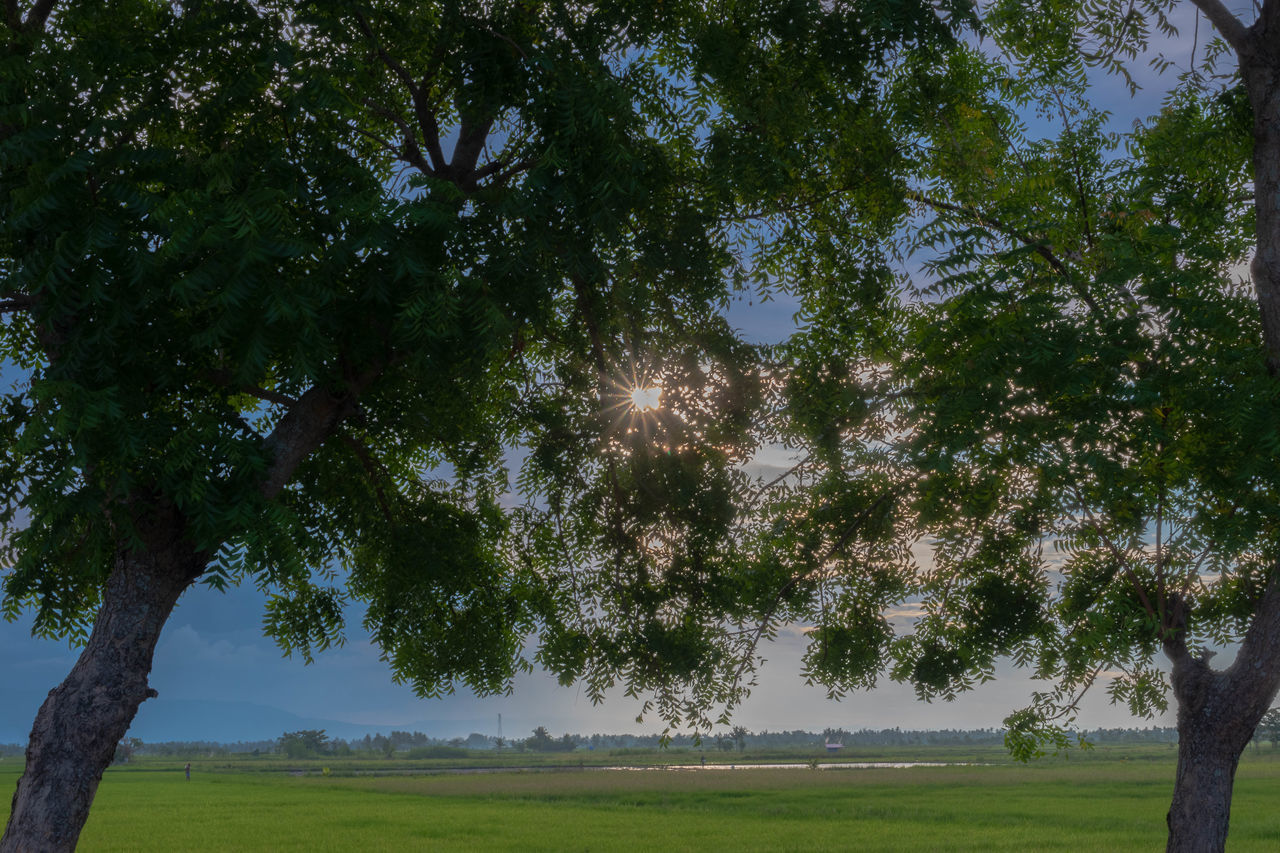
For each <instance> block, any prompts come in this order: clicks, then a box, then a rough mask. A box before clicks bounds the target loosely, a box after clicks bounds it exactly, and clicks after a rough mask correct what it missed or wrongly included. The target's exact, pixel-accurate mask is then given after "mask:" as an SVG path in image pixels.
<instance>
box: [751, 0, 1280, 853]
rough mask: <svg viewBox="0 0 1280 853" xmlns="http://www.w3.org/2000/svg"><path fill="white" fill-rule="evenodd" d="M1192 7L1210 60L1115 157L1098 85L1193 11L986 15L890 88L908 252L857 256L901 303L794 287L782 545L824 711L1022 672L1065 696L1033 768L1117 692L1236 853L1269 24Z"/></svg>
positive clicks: (1274, 638)
mask: <svg viewBox="0 0 1280 853" xmlns="http://www.w3.org/2000/svg"><path fill="white" fill-rule="evenodd" d="M1195 5H1196V6H1197V7H1198V8H1199V10H1200V11H1201V12H1202V13H1203V15H1204V16H1205V17H1207V19H1208V20H1209V21H1210V22H1212V24H1213V26H1214V27H1215V28H1216V29H1217V32H1218V33H1219V34H1220V36H1221V40H1220V41H1216V42H1215V41H1213V40H1212V39H1211V38H1209V37H1208V30H1209V28H1208V27H1203V32H1201V33H1200V37H1199V40H1198V41H1197V42H1196V43H1195V44H1194V45H1192V44H1189V43H1187V42H1184V43H1183V44H1182V48H1181V49H1182V50H1185V51H1186V52H1185V54H1180V55H1179V56H1178V57H1176V58H1177V59H1178V61H1179V62H1180V67H1171V66H1170V65H1168V62H1167V61H1166V60H1164V58H1163V57H1157V59H1156V63H1155V64H1156V69H1157V71H1160V70H1162V69H1163V70H1164V71H1165V72H1166V75H1165V77H1164V78H1163V79H1164V80H1165V81H1167V83H1168V85H1169V87H1170V89H1171V91H1170V93H1169V95H1168V96H1167V97H1166V98H1165V100H1164V103H1163V106H1162V108H1161V110H1160V112H1159V113H1158V114H1157V115H1155V116H1150V117H1148V116H1139V117H1137V118H1138V120H1136V121H1132V118H1133V117H1124V119H1123V121H1120V122H1117V124H1118V125H1120V126H1122V127H1123V128H1124V130H1123V132H1116V131H1114V130H1110V129H1109V128H1108V125H1107V122H1108V120H1109V118H1111V117H1110V116H1108V115H1107V114H1106V113H1105V112H1103V110H1102V108H1101V107H1100V106H1098V105H1097V104H1096V103H1094V102H1093V101H1092V100H1091V99H1094V98H1096V97H1097V96H1098V91H1099V89H1098V88H1096V86H1097V84H1098V81H1099V80H1102V81H1103V82H1102V85H1103V86H1108V85H1109V86H1119V85H1122V84H1123V83H1124V82H1125V75H1127V74H1129V73H1130V72H1131V70H1132V63H1133V62H1134V61H1135V59H1136V58H1137V57H1138V56H1139V55H1140V54H1141V53H1142V51H1143V50H1144V49H1147V48H1158V46H1159V41H1160V40H1159V39H1156V38H1154V37H1153V33H1154V34H1163V35H1167V34H1169V33H1170V32H1171V30H1172V27H1171V24H1170V21H1169V19H1168V17H1167V16H1168V15H1169V14H1171V13H1172V12H1173V11H1175V10H1177V8H1178V7H1180V6H1182V7H1185V11H1188V12H1191V13H1192V16H1194V14H1195V13H1196V10H1195V9H1193V8H1192V7H1191V6H1190V5H1188V4H1175V3H1172V2H1158V0H1154V1H1153V2H1144V3H1137V4H1130V3H1118V4H1111V3H1093V2H1084V3H1073V2H1066V3H1059V2H1053V3H1043V4H1038V3H1032V4H1026V3H1021V2H1019V3H1003V2H996V3H992V4H990V5H989V6H986V7H984V9H983V10H982V11H983V20H982V23H981V24H980V31H981V33H982V34H983V36H984V38H983V39H982V40H977V39H975V40H974V41H973V42H972V43H971V44H969V45H967V46H959V47H958V48H957V49H956V50H955V51H953V52H952V53H950V54H949V56H948V58H947V60H946V61H945V62H943V63H935V62H928V63H926V62H910V61H908V62H905V63H903V64H902V65H901V66H900V67H899V69H898V70H899V72H900V74H899V76H898V78H897V80H899V81H901V82H903V83H904V84H905V87H904V88H903V89H902V90H901V91H899V90H897V89H896V88H895V86H894V85H890V86H889V87H888V88H887V89H886V95H885V96H886V98H887V99H889V100H890V101H891V102H892V103H894V104H895V110H894V111H893V115H894V117H895V121H896V122H897V126H898V128H899V133H898V136H897V138H898V139H899V144H900V148H901V150H902V152H903V157H904V160H905V161H906V164H905V166H904V168H903V171H902V172H901V175H902V180H903V182H904V184H905V190H904V191H905V193H906V195H907V197H908V198H910V199H911V200H912V201H913V208H914V210H913V212H912V214H911V216H910V217H909V218H907V219H904V220H903V229H902V232H901V233H900V237H899V240H897V241H895V243H894V245H895V246H896V247H897V248H898V249H899V250H900V251H902V254H900V255H898V256H896V257H895V256H894V255H893V254H891V253H890V252H887V251H886V249H885V245H884V244H883V242H880V241H878V239H876V238H872V239H867V240H865V241H859V240H858V239H857V237H856V235H855V233H853V232H854V231H856V229H853V230H851V231H846V232H845V233H844V239H845V240H846V241H847V244H848V246H861V247H862V251H863V253H864V255H865V258H864V259H862V260H861V262H860V263H859V264H858V266H859V268H860V269H862V270H863V271H864V273H865V276H866V277H867V278H868V279H879V280H881V281H884V282H887V284H886V285H885V287H884V288H882V289H881V291H880V292H879V293H877V292H876V291H875V289H874V288H862V289H856V288H849V287H848V286H847V284H846V283H845V282H843V281H839V282H833V283H830V284H823V283H822V282H821V281H820V280H819V281H814V280H811V281H808V282H804V283H801V284H800V285H799V291H800V292H801V293H802V294H803V295H804V297H805V306H806V308H805V311H806V315H807V317H808V318H809V323H808V326H807V328H806V329H805V330H804V331H803V332H802V333H801V334H800V335H798V336H797V337H796V338H795V339H794V340H793V341H792V342H791V343H790V345H789V354H790V357H791V361H790V367H789V370H788V373H787V382H788V383H789V386H790V387H789V389H788V396H789V399H790V403H789V405H790V408H789V415H790V417H789V419H788V420H787V423H786V425H785V427H783V428H782V429H781V430H780V436H781V437H782V439H783V440H785V441H787V442H789V443H791V444H793V445H794V446H795V447H796V448H797V449H798V450H799V451H801V452H802V455H803V460H804V461H803V462H802V463H801V464H800V465H799V466H798V467H797V468H796V469H795V470H794V471H793V472H792V473H793V477H792V479H791V480H789V481H785V482H788V483H789V484H790V488H789V489H788V491H787V492H786V493H785V494H782V495H780V496H779V497H778V498H777V499H776V500H775V502H774V505H773V509H772V515H773V517H775V518H777V519H778V523H777V524H776V525H775V526H774V527H773V528H772V529H771V531H770V532H771V534H772V535H771V537H769V538H768V539H767V540H765V541H764V542H763V543H762V545H761V547H760V550H761V552H762V553H763V552H765V551H766V549H773V551H774V553H776V554H777V555H778V556H777V559H778V561H779V562H780V563H783V564H785V569H784V570H783V572H782V574H783V576H785V577H787V578H788V580H787V582H786V583H785V584H784V585H783V586H782V588H781V590H780V592H779V615H778V617H777V618H780V619H794V620H800V621H806V622H811V623H813V624H814V625H815V630H814V631H813V632H812V634H811V637H812V640H813V643H812V646H811V648H810V652H809V656H808V658H807V663H808V667H809V674H810V676H811V677H813V678H814V679H816V680H818V681H821V682H824V683H827V684H829V685H831V688H832V691H833V692H834V693H836V694H839V693H842V692H844V691H846V690H849V689H852V688H856V687H866V686H869V685H871V684H874V682H875V680H876V678H877V677H878V676H879V675H882V674H884V673H885V672H888V673H889V674H890V675H891V676H892V677H894V678H897V679H900V680H904V681H910V682H912V683H914V684H916V685H917V687H918V689H919V691H920V693H921V694H922V695H924V696H944V697H949V696H952V695H954V694H955V693H956V692H957V691H959V690H963V689H966V688H968V687H971V686H973V685H974V684H975V683H977V682H978V681H980V680H984V679H986V678H989V677H991V676H993V674H994V670H995V666H996V665H997V662H998V661H1000V660H1001V659H1012V661H1013V662H1014V663H1016V664H1018V665H1021V666H1025V667H1029V668H1030V669H1031V670H1032V671H1033V672H1034V673H1035V675H1036V676H1038V677H1041V678H1044V679H1046V681H1047V683H1048V685H1049V686H1048V687H1047V688H1046V690H1045V691H1044V692H1043V693H1041V694H1038V695H1037V696H1036V697H1035V699H1034V701H1033V703H1032V705H1031V706H1030V707H1028V708H1027V709H1025V710H1023V711H1021V712H1018V713H1015V714H1014V715H1013V716H1011V717H1010V718H1009V720H1008V724H1009V726H1010V743H1011V746H1012V747H1013V748H1014V749H1015V751H1016V752H1018V753H1019V754H1022V755H1024V756H1026V755H1031V754H1034V753H1036V752H1038V751H1040V750H1042V749H1043V748H1044V747H1045V746H1046V745H1048V746H1050V747H1054V746H1064V745H1066V741H1067V739H1068V732H1067V729H1066V728H1064V726H1065V725H1066V724H1067V723H1069V722H1070V720H1071V719H1072V718H1073V717H1074V714H1075V710H1076V708H1077V704H1078V701H1079V697H1080V694H1081V693H1082V691H1084V690H1085V689H1087V688H1088V687H1089V686H1090V685H1091V684H1093V683H1095V682H1096V681H1099V680H1102V681H1103V682H1104V683H1106V684H1107V689H1108V690H1109V691H1110V693H1111V695H1112V696H1113V698H1115V699H1117V700H1120V701H1124V702H1127V703H1128V704H1129V705H1130V706H1131V707H1132V709H1133V710H1134V711H1135V712H1137V713H1139V714H1149V713H1151V712H1152V711H1153V710H1155V709H1161V708H1163V707H1165V703H1166V701H1167V695H1168V693H1169V692H1170V691H1171V693H1172V697H1173V698H1174V699H1175V700H1176V703H1177V707H1178V728H1179V733H1180V744H1179V760H1178V768H1177V777H1176V782H1175V786H1174V794H1173V802H1172V806H1171V809H1170V812H1169V849H1170V850H1213V849H1221V848H1222V847H1223V845H1224V844H1225V839H1226V834H1227V827H1228V817H1229V810H1230V802H1231V789H1232V780H1233V777H1234V774H1235V770H1236V765H1237V762H1238V759H1239V756H1240V754H1241V752H1242V751H1243V749H1244V748H1245V746H1246V745H1247V744H1248V742H1249V739H1250V737H1251V736H1252V734H1253V731H1254V729H1255V727H1256V725H1257V724H1258V722H1259V720H1260V719H1262V717H1263V714H1264V713H1265V712H1266V711H1267V708H1268V707H1269V706H1270V704H1271V702H1272V700H1273V698H1274V697H1275V695H1276V692H1277V688H1278V687H1280V464H1277V463H1278V454H1280V308H1278V307H1277V306H1278V305H1280V3H1278V2H1275V0H1267V2H1265V3H1262V4H1255V5H1256V8H1255V9H1254V12H1255V17H1254V19H1253V20H1251V21H1249V22H1247V23H1246V22H1241V21H1240V20H1238V19H1237V18H1235V17H1234V16H1233V15H1232V14H1230V13H1229V12H1228V11H1227V10H1226V9H1225V7H1223V6H1222V5H1221V4H1220V3H1219V2H1217V0H1197V2H1196V4H1195ZM1187 20H1188V24H1190V23H1191V21H1190V17H1188V19H1187ZM1108 75H1109V76H1108ZM928 92H933V93H935V97H932V98H922V93H928ZM1112 103H1114V100H1113V101H1112ZM1130 128H1132V129H1130ZM807 221H808V222H811V223H812V224H813V225H814V226H818V227H820V226H822V224H823V223H824V222H825V221H826V220H824V219H823V218H822V216H821V207H820V205H819V206H815V207H813V208H811V213H810V214H809V219H808V220H807ZM848 251H849V252H850V254H853V252H852V250H848ZM904 268H905V269H904ZM895 269H896V270H899V272H896V273H895V272H894V270H895ZM846 278H848V276H846ZM895 283H896V287H897V290H896V292H895V291H894V286H895ZM869 296H870V297H871V298H868V297H869ZM926 554H927V556H926ZM797 587H798V588H801V589H803V590H805V594H804V595H802V596H797V595H795V594H794V591H795V589H796V588H797ZM784 591H785V592H786V593H788V594H786V595H784V594H783V592H784ZM895 614H897V619H896V620H895V619H894V618H893V617H894V615H895ZM909 616H910V617H911V618H908V617H909ZM1227 646H1229V647H1230V648H1231V649H1232V651H1233V652H1234V662H1232V664H1231V665H1230V666H1229V667H1227V668H1225V669H1217V668H1215V667H1213V666H1212V665H1211V663H1210V659H1211V657H1212V655H1213V654H1214V650H1216V649H1222V648H1223V647H1227ZM1161 658H1163V660H1161ZM1166 673H1168V674H1169V675H1168V676H1167V675H1166Z"/></svg>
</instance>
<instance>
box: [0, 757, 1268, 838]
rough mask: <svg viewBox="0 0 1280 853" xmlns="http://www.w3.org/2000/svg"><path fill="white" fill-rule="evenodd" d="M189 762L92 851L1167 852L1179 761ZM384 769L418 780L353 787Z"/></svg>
mask: <svg viewBox="0 0 1280 853" xmlns="http://www.w3.org/2000/svg"><path fill="white" fill-rule="evenodd" d="M970 752H972V750H970ZM572 757H574V758H576V757H577V755H576V754H575V755H574V756H572ZM708 757H709V758H710V756H708ZM862 757H863V756H860V755H856V754H855V755H850V756H847V758H849V759H851V760H858V759H860V758H862ZM898 757H905V756H898ZM912 757H914V758H918V759H926V758H935V757H940V756H937V755H936V753H935V754H934V755H927V756H926V755H919V754H917V755H915V756H912ZM973 757H974V756H970V760H971V759H972V758H973ZM668 758H670V756H668ZM182 763H183V761H182V760H175V759H167V760H159V759H151V760H143V761H141V762H138V763H136V764H135V765H133V766H131V767H127V768H113V769H112V770H110V771H108V773H107V775H106V776H105V778H104V779H103V783H102V786H101V788H100V789H99V792H98V798H97V801H96V803H95V805H94V811H93V814H92V816H91V817H90V819H89V823H88V825H87V826H86V828H85V831H84V835H83V836H82V838H81V849H82V850H87V851H96V850H308V851H312V850H335V851H336V850H343V851H346V850H422V849H431V850H522V851H523V850H548V851H551V850H554V851H561V850H564V851H573V850H579V851H584V850H593V851H599V850H623V851H647V850H654V851H657V850H720V849H726V850H727V849H733V850H795V851H801V850H804V851H814V850H860V851H877V850H896V851H919V850H929V851H932V850H974V851H980V850H981V851H986V850H1009V851H1015V850H1016V851H1029V850H1070V851H1083V850H1099V851H1112V850H1153V849H1159V848H1160V847H1162V845H1163V843H1164V813H1165V810H1166V809H1167V807H1168V800H1169V794H1170V790H1171V784H1172V778H1173V767H1174V765H1173V756H1172V753H1171V751H1169V750H1168V749H1167V748H1165V747H1135V748H1129V749H1125V748H1110V749H1097V750H1092V751H1088V752H1077V753H1073V754H1072V757H1071V758H1070V759H1069V760H1065V761H1064V760H1062V759H1055V760H1052V761H1045V762H1041V763H1037V764H1033V765H1030V766H1020V765H1007V764H1004V765H998V766H982V767H941V768H939V767H929V768H909V769H899V770H886V769H876V770H822V771H816V770H808V769H805V770H741V771H736V772H719V771H711V772H689V771H677V770H666V771H663V770H632V771H626V770H620V771H611V770H590V769H587V770H582V771H572V770H570V771H558V772H557V771H538V770H525V771H510V772H499V773H474V774H439V773H437V774H431V775H421V774H415V775H403V772H402V771H403V770H404V767H403V766H402V765H403V764H404V763H405V762H397V761H394V760H392V761H388V762H380V763H378V762H374V763H375V764H377V765H378V766H377V767H373V768H370V767H363V768H362V767H360V766H357V764H356V763H354V762H348V763H345V764H342V763H338V762H331V763H332V764H333V767H332V768H331V770H332V775H329V776H324V775H321V774H320V767H321V765H322V764H324V762H310V763H308V762H302V763H299V762H294V764H295V765H299V764H300V766H298V767H296V768H294V770H295V772H296V771H298V770H302V771H303V774H302V775H294V774H293V773H291V772H290V771H289V770H288V769H286V768H285V765H286V764H287V762H282V761H280V760H279V759H257V760H254V759H230V760H228V759H207V760H201V759H196V760H195V761H193V775H192V779H191V781H190V782H186V781H185V780H184V779H183V778H182V772H181V766H182ZM370 769H373V770H378V771H380V772H386V771H393V772H395V773H398V774H401V775H376V776H372V775H344V774H355V773H357V772H358V771H361V770H363V771H364V772H367V771H368V770H370ZM17 773H18V762H17V761H14V760H12V759H7V760H5V761H4V762H0V786H3V791H4V792H5V793H4V794H3V798H2V799H3V802H2V803H0V815H4V814H6V813H7V809H8V799H9V795H8V792H9V791H11V790H12V786H13V784H14V782H15V781H16V778H17ZM1278 798H1280V760H1277V758H1276V757H1274V756H1271V755H1268V754H1265V753H1264V754H1263V755H1262V756H1256V755H1253V754H1249V755H1246V757H1245V759H1244V761H1243V762H1242V764H1241V769H1240V773H1239V776H1238V777H1237V783H1236V795H1235V801H1234V809H1233V812H1232V828H1231V843H1230V844H1229V845H1228V849H1229V850H1233V851H1253V850H1258V851H1263V850H1266V851H1273V850H1275V849H1277V847H1280V810H1278V809H1276V808H1275V803H1276V802H1277V799H1278Z"/></svg>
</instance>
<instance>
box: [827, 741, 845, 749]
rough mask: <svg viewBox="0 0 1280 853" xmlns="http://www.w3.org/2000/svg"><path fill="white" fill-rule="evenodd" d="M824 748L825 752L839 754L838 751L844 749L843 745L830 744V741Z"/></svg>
mask: <svg viewBox="0 0 1280 853" xmlns="http://www.w3.org/2000/svg"><path fill="white" fill-rule="evenodd" d="M825 746H826V747H827V752H839V751H840V750H842V749H844V744H842V743H832V742H831V741H827V743H826V744H825Z"/></svg>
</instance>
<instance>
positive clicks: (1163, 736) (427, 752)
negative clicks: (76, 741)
mask: <svg viewBox="0 0 1280 853" xmlns="http://www.w3.org/2000/svg"><path fill="white" fill-rule="evenodd" d="M1080 734H1081V736H1082V737H1083V738H1084V739H1085V740H1086V741H1088V742H1090V743H1096V744H1102V743H1111V744H1116V743H1169V744H1174V743H1177V742H1178V731H1177V729H1176V728H1174V727H1172V726H1148V727H1146V728H1141V729H1138V728H1097V729H1090V730H1085V731H1082V732H1081V733H1080ZM1004 737H1005V730H1004V729H999V728H984V729H941V730H935V729H902V728H898V727H894V728H887V729H857V730H849V729H844V728H828V729H824V730H823V731H822V732H811V731H807V730H804V729H794V730H784V731H776V732H771V731H768V730H765V731H760V732H750V731H748V730H747V729H746V728H745V727H743V726H736V727H734V728H732V729H727V730H725V731H722V732H714V733H711V734H704V735H700V736H697V735H692V734H677V735H670V736H666V737H664V736H663V735H656V734H591V735H581V734H569V733H565V734H562V735H560V736H559V737H556V736H555V735H553V734H552V733H551V731H550V730H549V729H547V727H546V726H538V727H537V728H535V729H534V730H533V732H532V734H531V735H530V736H529V737H527V738H523V739H522V738H501V737H495V736H493V735H486V734H481V733H479V732H472V733H471V734H470V735H468V736H467V737H465V738H463V737H453V738H436V737H431V736H429V735H427V734H424V733H423V732H417V731H415V732H407V731H396V730H393V731H392V732H391V733H390V734H382V733H380V732H379V733H377V734H366V735H365V736H364V737H363V738H352V739H350V740H344V739H342V738H333V737H329V736H328V734H327V733H326V732H325V731H324V730H323V729H300V730H298V731H294V732H284V733H283V734H281V736H280V737H278V738H275V739H273V740H260V741H236V742H235V743H217V742H213V741H202V740H195V741H158V742H154V743H144V742H143V741H142V740H140V739H138V738H128V739H126V740H123V741H121V742H120V744H119V745H118V746H117V749H116V757H115V763H117V764H121V763H127V762H128V761H129V760H130V759H131V758H132V757H133V756H135V755H151V756H190V755H207V756H218V755H231V754H243V753H252V754H255V755H256V754H267V755H283V756H286V757H289V758H319V757H322V756H335V757H345V756H381V757H385V758H391V757H396V756H399V757H403V758H411V759H422V758H461V757H465V756H466V755H467V754H468V752H471V751H476V750H494V749H497V750H511V751H514V752H573V751H574V750H577V749H588V750H616V749H637V750H648V749H659V748H662V747H664V746H665V747H666V748H673V749H680V748H684V749H703V750H720V751H723V752H732V751H739V752H741V751H745V750H746V749H748V748H750V749H770V748H783V747H804V746H819V745H822V744H824V743H840V744H843V745H844V746H847V747H851V746H960V745H963V746H968V745H973V746H981V745H999V744H1002V743H1004ZM1254 741H1255V743H1257V744H1261V743H1263V742H1267V743H1270V744H1271V745H1272V746H1273V747H1275V746H1280V710H1275V711H1272V712H1271V713H1269V714H1268V715H1267V716H1266V717H1265V718H1264V719H1263V721H1262V723H1260V724H1259V726H1258V728H1257V731H1256V732H1255V734H1254ZM24 749H25V747H23V746H21V745H19V744H0V758H7V757H10V756H13V757H17V756H21V755H22V754H23V751H24Z"/></svg>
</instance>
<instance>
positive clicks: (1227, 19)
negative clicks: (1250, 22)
mask: <svg viewBox="0 0 1280 853" xmlns="http://www.w3.org/2000/svg"><path fill="white" fill-rule="evenodd" d="M1191 2H1192V3H1195V4H1196V6H1197V7H1198V8H1199V9H1200V11H1201V12H1204V16H1205V17H1206V18H1208V19H1209V21H1210V23H1212V24H1213V26H1214V27H1215V28H1216V29H1217V30H1218V32H1219V33H1221V34H1222V37H1223V38H1224V39H1226V40H1227V44H1229V45H1231V46H1232V47H1233V48H1235V51H1236V52H1237V53H1241V52H1243V51H1245V50H1247V49H1248V47H1249V41H1250V40H1249V31H1248V30H1247V29H1246V28H1245V25H1244V24H1242V23H1241V22H1240V19H1239V18H1237V17H1236V16H1235V15H1233V14H1231V11H1230V10H1229V9H1227V7H1226V6H1225V5H1224V4H1223V2H1222V0H1191Z"/></svg>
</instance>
